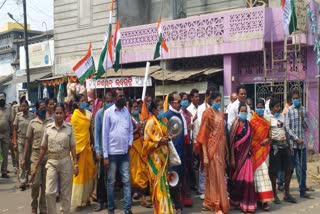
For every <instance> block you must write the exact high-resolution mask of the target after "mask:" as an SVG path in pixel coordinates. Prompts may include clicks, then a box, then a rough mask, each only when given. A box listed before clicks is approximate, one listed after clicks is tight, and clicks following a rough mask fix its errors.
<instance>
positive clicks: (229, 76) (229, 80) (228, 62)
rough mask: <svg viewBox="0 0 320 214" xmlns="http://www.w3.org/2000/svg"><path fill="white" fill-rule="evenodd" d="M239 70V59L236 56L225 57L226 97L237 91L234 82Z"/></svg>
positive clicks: (224, 80) (224, 78)
mask: <svg viewBox="0 0 320 214" xmlns="http://www.w3.org/2000/svg"><path fill="white" fill-rule="evenodd" d="M237 69H238V57H237V55H235V54H229V55H224V56H223V86H224V96H230V95H231V94H232V93H233V92H235V90H236V87H237V86H236V84H235V82H234V80H235V76H234V74H235V73H236V71H237Z"/></svg>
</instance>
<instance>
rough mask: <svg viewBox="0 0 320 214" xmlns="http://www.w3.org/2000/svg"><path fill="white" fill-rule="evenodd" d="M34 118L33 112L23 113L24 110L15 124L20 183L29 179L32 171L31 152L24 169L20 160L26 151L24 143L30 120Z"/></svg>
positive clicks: (15, 120) (17, 117)
mask: <svg viewBox="0 0 320 214" xmlns="http://www.w3.org/2000/svg"><path fill="white" fill-rule="evenodd" d="M32 119H33V114H32V113H31V112H28V114H27V115H26V116H24V115H23V112H18V113H17V115H16V117H15V119H14V122H13V125H14V126H15V129H16V134H17V136H16V137H17V146H18V160H19V171H18V180H19V182H20V183H25V182H27V181H28V173H29V171H30V155H29V154H30V153H28V154H27V156H26V164H25V168H24V169H22V168H21V165H20V162H21V161H22V158H23V152H24V144H25V140H26V133H27V128H28V125H29V123H30V121H31V120H32Z"/></svg>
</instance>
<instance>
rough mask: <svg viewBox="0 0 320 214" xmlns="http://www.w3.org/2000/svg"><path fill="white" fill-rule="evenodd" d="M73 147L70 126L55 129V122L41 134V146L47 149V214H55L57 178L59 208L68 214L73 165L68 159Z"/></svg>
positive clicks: (73, 140) (64, 125)
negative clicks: (59, 192)
mask: <svg viewBox="0 0 320 214" xmlns="http://www.w3.org/2000/svg"><path fill="white" fill-rule="evenodd" d="M74 145H75V139H74V134H73V130H72V127H71V125H70V124H68V123H65V122H64V123H63V125H62V126H61V127H60V128H57V127H56V125H55V122H52V123H49V124H48V125H47V126H46V129H45V131H44V134H43V138H42V142H41V146H45V147H47V151H48V161H47V164H46V169H47V177H46V199H47V206H48V214H56V213H57V212H56V192H57V188H58V177H60V186H61V195H60V196H61V197H60V199H61V201H60V204H61V208H62V212H63V213H64V214H66V213H70V204H71V192H72V172H73V165H72V161H71V158H70V152H71V148H72V147H73V146H74Z"/></svg>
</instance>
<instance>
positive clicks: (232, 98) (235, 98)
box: [226, 93, 237, 114]
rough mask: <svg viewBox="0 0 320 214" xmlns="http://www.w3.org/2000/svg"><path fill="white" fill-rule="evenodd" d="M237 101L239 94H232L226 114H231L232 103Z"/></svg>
mask: <svg viewBox="0 0 320 214" xmlns="http://www.w3.org/2000/svg"><path fill="white" fill-rule="evenodd" d="M236 100H237V93H232V94H231V96H230V103H229V105H227V107H226V114H229V109H230V108H231V105H232V103H234V101H236Z"/></svg>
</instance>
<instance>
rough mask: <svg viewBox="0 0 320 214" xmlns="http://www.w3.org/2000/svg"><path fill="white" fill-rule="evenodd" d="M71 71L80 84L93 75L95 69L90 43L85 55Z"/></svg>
mask: <svg viewBox="0 0 320 214" xmlns="http://www.w3.org/2000/svg"><path fill="white" fill-rule="evenodd" d="M73 71H74V73H75V74H76V76H77V77H78V80H79V82H80V83H81V84H83V83H84V81H85V79H86V78H88V77H89V76H91V75H93V74H94V72H95V68H94V60H93V56H92V45H91V42H90V45H89V49H88V51H87V54H86V55H85V56H84V57H83V58H82V59H81V60H80V61H79V62H78V63H77V64H76V65H75V66H74V67H73Z"/></svg>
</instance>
